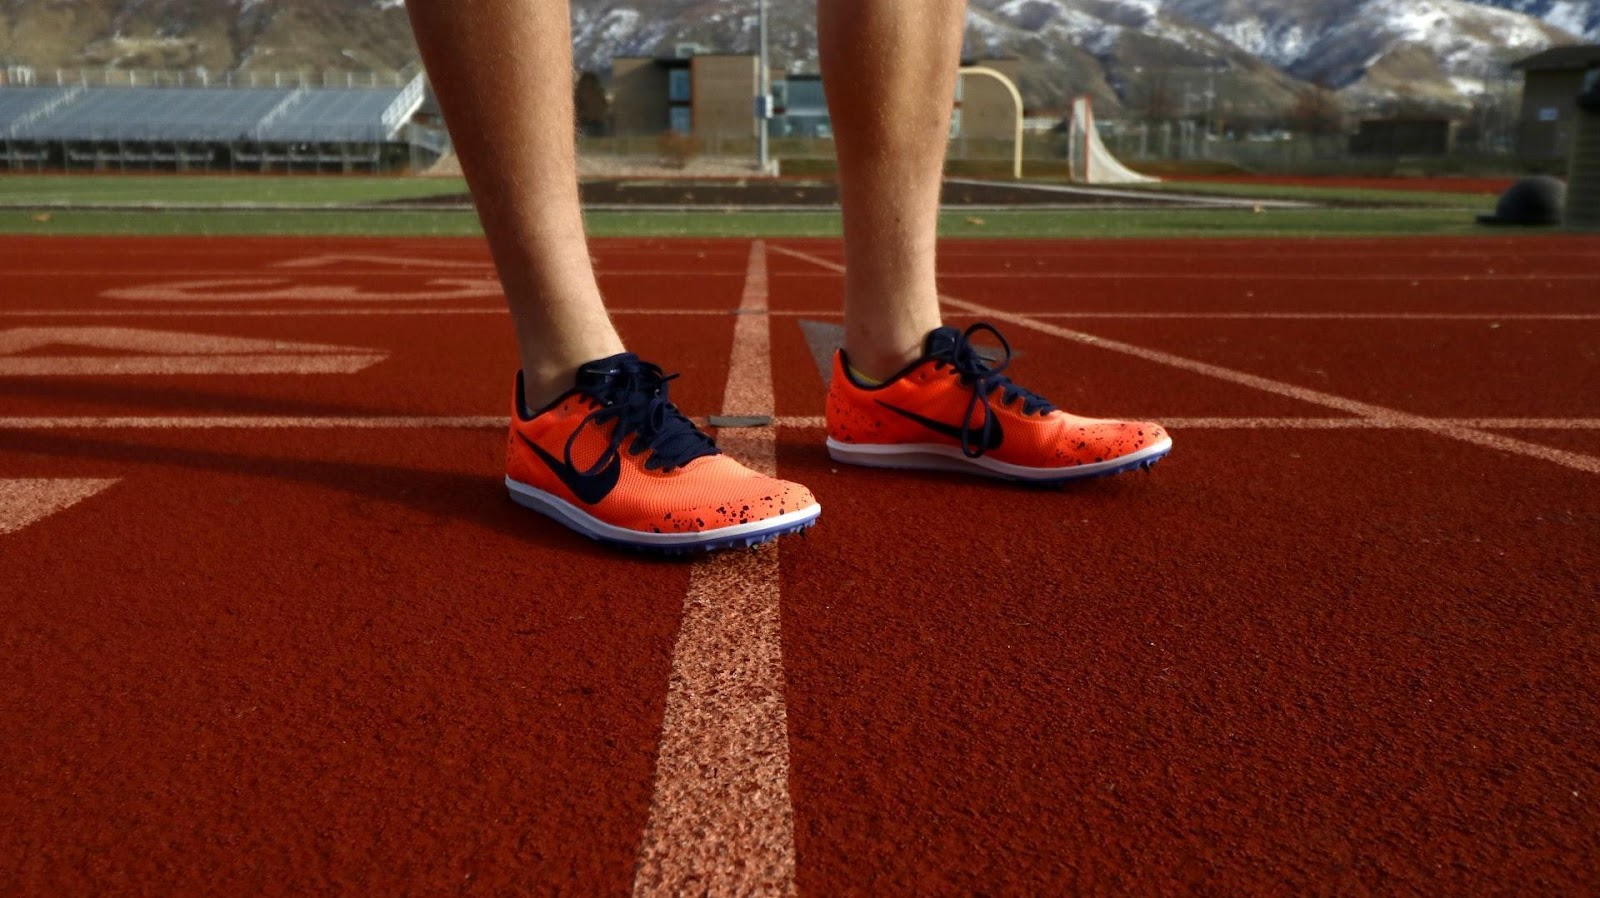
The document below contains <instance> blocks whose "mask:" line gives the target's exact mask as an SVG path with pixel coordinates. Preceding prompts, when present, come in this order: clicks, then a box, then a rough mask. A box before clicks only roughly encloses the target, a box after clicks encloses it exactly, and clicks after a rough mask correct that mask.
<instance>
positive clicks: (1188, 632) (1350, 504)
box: [780, 431, 1600, 894]
mask: <svg viewBox="0 0 1600 898" xmlns="http://www.w3.org/2000/svg"><path fill="white" fill-rule="evenodd" d="M804 437H805V435H804V434H799V433H796V434H795V435H794V436H793V437H791V438H789V439H786V440H785V441H784V442H783V443H782V444H781V446H780V455H781V459H782V461H783V463H784V465H785V470H786V471H788V472H790V474H791V475H792V476H795V477H798V478H801V479H803V480H804V481H805V482H807V483H810V484H812V485H813V488H814V489H815V490H816V491H817V493H818V496H819V499H820V501H822V502H823V503H824V504H826V505H828V507H829V509H830V512H832V513H833V515H834V521H835V526H833V527H829V528H824V529H819V531H818V532H817V534H816V535H815V536H814V537H813V538H812V540H811V544H810V546H809V547H808V551H807V552H805V553H795V554H793V555H791V556H786V557H785V558H784V575H785V580H784V593H785V617H784V627H785V630H784V635H785V644H786V647H787V648H788V657H789V659H790V661H789V677H790V679H789V684H790V698H789V707H790V725H791V732H792V734H793V735H792V757H793V762H794V770H795V777H794V782H793V794H794V797H795V806H796V815H797V828H796V831H797V840H798V841H797V849H798V853H799V854H798V856H799V869H800V885H801V889H802V891H805V892H811V893H818V894H838V893H879V894H882V893H889V892H893V893H907V892H966V891H982V890H986V889H990V888H993V887H994V885H995V884H997V883H1005V884H1006V887H1007V889H1009V890H1015V891H1017V892H1019V893H1031V894H1061V893H1065V892H1072V891H1112V892H1122V893H1127V892H1140V893H1170V892H1173V891H1180V890H1187V889H1199V890H1201V891H1206V892H1222V893H1244V892H1280V891H1283V890H1285V889H1288V890H1290V891H1297V892H1314V891H1328V890H1331V891H1340V892H1355V891H1376V892H1387V893H1394V892H1402V891H1403V892H1417V893H1430V894H1444V893H1455V894H1460V893H1469V892H1479V891H1483V890H1484V889H1486V888H1492V887H1493V885H1492V884H1495V883H1499V884H1506V883H1538V884H1539V887H1540V888H1541V889H1542V890H1549V891H1552V892H1564V891H1573V890H1578V891H1581V890H1583V889H1584V888H1586V886H1584V885H1583V884H1584V883H1586V882H1590V881H1593V877H1594V876H1595V875H1597V874H1600V868H1597V867H1596V866H1595V858H1596V857H1600V855H1597V854H1596V853H1595V851H1594V849H1595V847H1596V845H1595V841H1594V839H1595V836H1594V834H1595V833H1596V832H1600V829H1597V826H1600V816H1597V814H1596V810H1595V807H1594V805H1593V803H1592V802H1590V801H1588V800H1587V798H1586V796H1589V795H1591V794H1593V792H1594V790H1595V788H1597V787H1600V778H1597V777H1600V774H1597V773H1596V771H1597V770H1600V764H1597V762H1600V755H1597V754H1596V748H1595V746H1596V744H1597V743H1595V742H1594V741H1593V740H1590V739H1587V738H1586V736H1585V734H1592V733H1593V724H1592V721H1593V719H1595V716H1594V715H1595V714H1596V712H1600V706H1597V704H1596V702H1597V699H1596V697H1595V696H1596V695H1597V690H1596V687H1600V682H1596V673H1595V672H1596V670H1600V666H1597V665H1596V664H1595V663H1594V661H1595V659H1594V657H1593V652H1592V651H1591V650H1590V647H1592V646H1593V645H1594V644H1595V639H1596V638H1597V636H1600V630H1597V628H1596V620H1595V617H1594V614H1593V604H1592V602H1589V601H1588V600H1587V599H1586V598H1585V597H1586V596H1587V595H1588V594H1589V593H1591V592H1592V586H1593V583H1594V582H1596V579H1597V578H1600V528H1596V527H1594V526H1592V524H1593V522H1592V521H1591V522H1585V521H1584V520H1581V519H1578V518H1574V517H1573V514H1574V506H1573V504H1572V500H1571V490H1572V489H1573V486H1574V480H1573V477H1574V475H1573V474H1572V472H1570V471H1566V470H1564V469H1561V468H1558V467H1555V466H1552V465H1546V464H1544V463H1542V462H1537V461H1532V460H1525V459H1518V458H1514V457H1506V456H1502V455H1499V454H1498V453H1494V452H1489V451H1485V450H1481V449H1476V448H1472V447H1464V446H1460V447H1458V446H1456V445H1450V444H1446V443H1444V442H1442V441H1440V440H1439V439H1437V438H1435V437H1432V436H1430V435H1427V434H1419V433H1382V434H1371V433H1359V432H1357V433H1344V432H1332V433H1281V432H1280V433H1273V434H1271V435H1270V436H1267V437H1265V438H1243V437H1242V435H1240V434H1238V433H1227V432H1209V431H1207V432H1191V433H1187V434H1181V435H1180V436H1179V441H1180V448H1179V451H1178V452H1177V453H1175V454H1174V455H1173V457H1172V459H1171V460H1169V461H1168V462H1167V463H1165V464H1163V465H1162V466H1161V467H1159V468H1158V469H1157V470H1156V471H1155V472H1154V474H1153V476H1150V477H1144V476H1126V477H1123V478H1119V479H1116V480H1112V481H1102V482H1098V483H1091V484H1087V485H1085V486H1083V487H1081V488H1076V489H1070V490H1064V491H1061V490H1058V491H1037V490H1026V489H1013V488H1006V487H996V486H990V485H982V484H975V483H972V482H970V481H964V480H957V479H952V478H948V477H944V476H940V475H931V474H930V475H906V474H901V475H895V474H887V473H883V472H873V471H866V470H860V469H852V468H847V467H844V466H839V465H835V464H832V463H831V462H830V461H829V460H828V459H827V458H826V456H825V453H823V452H822V451H821V450H819V449H818V448H817V447H816V445H815V442H814V440H808V439H804ZM1464 484H1471V488H1470V489H1466V488H1463V485H1464ZM935 495H936V496H937V500H936V501H935V502H933V503H932V504H930V502H929V497H930V496H935ZM1586 523H1587V524H1588V525H1589V526H1587V527H1586V526H1585V525H1586ZM913 547H914V548H913Z"/></svg>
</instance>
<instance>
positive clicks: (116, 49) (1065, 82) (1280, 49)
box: [0, 0, 1600, 117]
mask: <svg viewBox="0 0 1600 898" xmlns="http://www.w3.org/2000/svg"><path fill="white" fill-rule="evenodd" d="M814 9H815V6H814V0H795V2H782V3H773V4H771V15H772V28H771V34H772V47H773V51H774V61H775V63H776V64H779V65H783V66H785V67H788V68H790V69H793V70H797V71H815V69H816V57H815V51H814V47H815V36H814V34H813V31H812V24H811V20H812V17H813V15H814ZM572 17H573V43H574V61H575V64H576V67H577V68H579V69H582V70H591V71H598V72H600V73H601V74H602V75H606V74H608V72H609V60H610V59H611V58H612V57H613V56H618V55H667V54H670V53H672V52H673V51H674V49H675V48H676V46H677V45H678V44H682V43H691V44H698V45H701V46H704V47H706V48H710V49H715V50H720V51H731V52H747V51H748V50H749V49H750V48H751V45H752V43H753V34H754V31H755V12H754V5H753V2H752V0H574V2H573V4H572ZM1585 37H1586V38H1588V39H1591V40H1593V39H1595V38H1597V37H1600V0H1470V2H1469V0H972V3H971V5H970V7H969V12H968V17H967V29H966V46H965V52H966V53H967V55H969V56H974V57H980V56H996V55H1004V56H1016V57H1018V58H1020V59H1021V60H1023V63H1022V65H1021V69H1022V78H1021V80H1022V86H1023V90H1024V95H1025V97H1026V98H1027V100H1028V102H1029V105H1030V106H1031V107H1034V108H1038V109H1053V110H1059V109H1061V108H1063V107H1064V106H1065V104H1066V103H1067V101H1068V100H1069V98H1070V97H1071V96H1074V95H1077V94H1081V93H1089V94H1092V95H1094V96H1096V98H1097V99H1098V100H1100V101H1101V102H1103V103H1105V104H1108V108H1109V109H1111V110H1119V109H1120V110H1121V111H1124V112H1129V113H1141V112H1143V113H1148V112H1150V111H1152V110H1153V109H1155V108H1156V107H1158V106H1160V107H1163V108H1171V109H1172V110H1173V111H1175V112H1177V113H1180V114H1181V113H1183V112H1189V113H1193V112H1195V110H1196V109H1197V108H1199V107H1202V106H1203V107H1205V108H1206V109H1208V110H1211V109H1214V108H1215V107H1218V106H1221V107H1223V108H1224V110H1225V111H1227V112H1228V113H1229V114H1232V115H1236V116H1240V117H1252V116H1267V115H1272V114H1281V113H1282V112H1283V111H1284V110H1286V109H1289V108H1291V107H1292V106H1293V105H1294V104H1295V103H1296V102H1297V98H1299V97H1301V96H1303V95H1304V94H1305V93H1306V91H1307V90H1308V89H1309V87H1310V85H1319V86H1322V87H1326V88H1328V89H1330V90H1333V91H1336V92H1337V93H1338V95H1339V97H1340V98H1342V99H1343V100H1344V101H1345V103H1346V105H1348V106H1350V107H1352V108H1356V109H1369V108H1383V107H1385V106H1395V105H1403V104H1410V105H1413V106H1416V105H1424V106H1430V107H1435V108H1440V109H1455V110H1464V109H1466V108H1468V107H1470V106H1471V105H1472V104H1473V103H1474V102H1476V101H1477V100H1478V98H1480V97H1481V96H1483V95H1486V94H1488V93H1490V92H1493V91H1497V90H1498V91H1504V90H1506V89H1507V88H1506V83H1507V82H1506V76H1505V74H1504V73H1505V65H1506V64H1507V63H1508V62H1510V61H1512V60H1513V59H1515V58H1518V57H1521V56H1526V55H1531V54H1532V53H1535V52H1538V51H1540V50H1544V49H1547V48H1548V47H1551V46H1557V45H1562V44H1570V43H1575V42H1578V41H1579V40H1581V39H1582V38H1585ZM415 56H416V50H415V46H414V44H413V42H412V39H411V35H410V31H409V27H408V24H407V21H406V17H405V10H404V7H403V0H322V2H314V0H0V64H3V65H8V66H31V67H34V68H35V69H43V70H45V71H47V72H48V70H50V69H53V68H56V67H64V68H78V67H90V68H100V67H112V68H166V69H205V70H206V71H208V72H214V73H221V72H228V71H252V70H267V71H272V70H282V71H290V70H296V69H321V70H358V71H368V70H372V71H398V70H401V69H404V68H406V67H407V66H409V65H413V64H414V62H415Z"/></svg>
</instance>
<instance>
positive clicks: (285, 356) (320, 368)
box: [0, 327, 388, 377]
mask: <svg viewBox="0 0 1600 898" xmlns="http://www.w3.org/2000/svg"><path fill="white" fill-rule="evenodd" d="M45 347H83V348H88V349H95V350H116V351H121V352H130V353H134V354H132V355H109V354H104V353H102V354H96V355H36V354H34V355H24V354H23V353H29V352H30V351H33V350H38V349H42V348H45ZM387 357H388V356H387V354H386V353H382V352H378V351H376V350H372V349H362V348H360V347H353V346H333V345H328V344H323V343H296V342H290V341H287V340H264V339H259V338H254V337H232V336H225V335H218V334H195V333H187V332H182V331H162V330H145V329H141V328H131V327H14V328H11V329H9V330H0V377H74V376H83V377H99V376H111V375H151V374H159V375H170V374H206V375H216V374H223V375H247V374H251V375H253V374H351V373H354V372H357V371H360V370H362V369H364V368H367V367H370V366H372V365H375V364H377V363H378V362H381V361H383V360H384V359H385V358H387Z"/></svg>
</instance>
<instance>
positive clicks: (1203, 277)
mask: <svg viewBox="0 0 1600 898" xmlns="http://www.w3.org/2000/svg"><path fill="white" fill-rule="evenodd" d="M777 251H778V250H777V248H776V247H775V248H774V252H777ZM796 274H798V273H797V272H791V273H790V276H794V275H796ZM939 279H940V280H962V281H979V280H1007V281H1014V280H1073V281H1081V280H1104V279H1114V280H1119V281H1330V282H1338V283H1343V282H1346V281H1362V282H1367V281H1392V282H1395V283H1422V282H1427V283H1439V282H1445V283H1455V284H1459V283H1463V282H1467V281H1473V282H1481V283H1498V282H1502V281H1514V282H1523V281H1600V274H1583V273H1564V274H1474V273H1468V272H1462V273H1459V274H1408V275H1392V274H1355V273H1348V272H1346V273H1340V274H1332V273H1324V274H1312V273H1300V272H1288V271H1243V272H1238V273H1227V272H1200V273H1190V272H1182V271H1148V270H1146V271H1133V270H1129V269H1119V270H1114V271H1106V270H1097V269H1094V268H1083V269H1081V270H1077V271H971V272H959V271H951V272H940V273H939Z"/></svg>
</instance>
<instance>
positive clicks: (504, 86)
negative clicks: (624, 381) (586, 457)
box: [406, 0, 622, 408]
mask: <svg viewBox="0 0 1600 898" xmlns="http://www.w3.org/2000/svg"><path fill="white" fill-rule="evenodd" d="M406 9H407V11H408V12H409V13H410V15H411V25H412V30H413V31H415V32H416V36H417V44H418V45H419V46H420V47H421V49H422V58H423V61H424V63H426V65H427V67H428V76H429V78H430V79H431V80H432V82H433V89H434V91H435V92H437V93H438V96H439V103H440V106H441V107H442V108H443V110H444V114H445V119H446V121H447V123H448V124H449V126H450V134H451V136H452V138H453V139H454V142H455V148H456V154H457V155H458V156H459V157H460V159H461V168H462V170H463V171H464V172H465V173H466V176H467V183H468V184H469V185H470V186H471V188H472V196H473V199H474V200H475V202H476V204H477V207H478V217H479V218H480V219H481V220H482V221H483V229H484V231H485V232H486V233H487V234H488V238H489V249H490V251H491V252H492V253H493V254H494V261H495V267H496V268H497V269H498V270H499V272H500V282H501V284H502V285H503V286H504V287H505V291H506V299H507V300H508V302H509V303H510V306H511V316H512V318H513V319H514V321H515V323H516V330H517V345H518V347H519V348H520V350H521V353H522V366H523V371H524V376H525V378H526V381H527V391H528V401H529V403H530V404H531V405H533V406H534V407H535V408H537V407H538V406H539V405H542V404H543V403H544V402H546V401H548V400H550V399H553V398H555V396H556V395H558V394H560V393H561V392H562V391H564V390H566V389H569V388H570V387H571V386H572V383H573V377H574V374H575V372H576V371H577V369H578V367H579V366H580V365H582V364H583V363H584V362H588V361H592V360H594V359H598V358H604V357H606V356H609V355H614V354H616V353H618V352H621V351H622V340H621V339H620V338H619V337H618V336H617V332H616V330H615V329H614V328H613V327H612V326H611V321H610V319H609V318H608V317H607V316H606V310H605V306H604V305H603V303H602V301H601V298H600V288H599V287H598V286H597V285H596V283H595V277H594V269H593V267H592V266H591V265H590V262H589V250H588V246H587V244H586V243H585V241H584V235H583V215H582V212H581V210H580V209H579V206H578V178H577V149H576V147H575V145H574V136H573V135H574V130H573V125H572V122H573V111H572V37H571V30H572V25H571V21H570V18H569V13H568V9H567V3H566V0H411V2H409V3H407V4H406Z"/></svg>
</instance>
